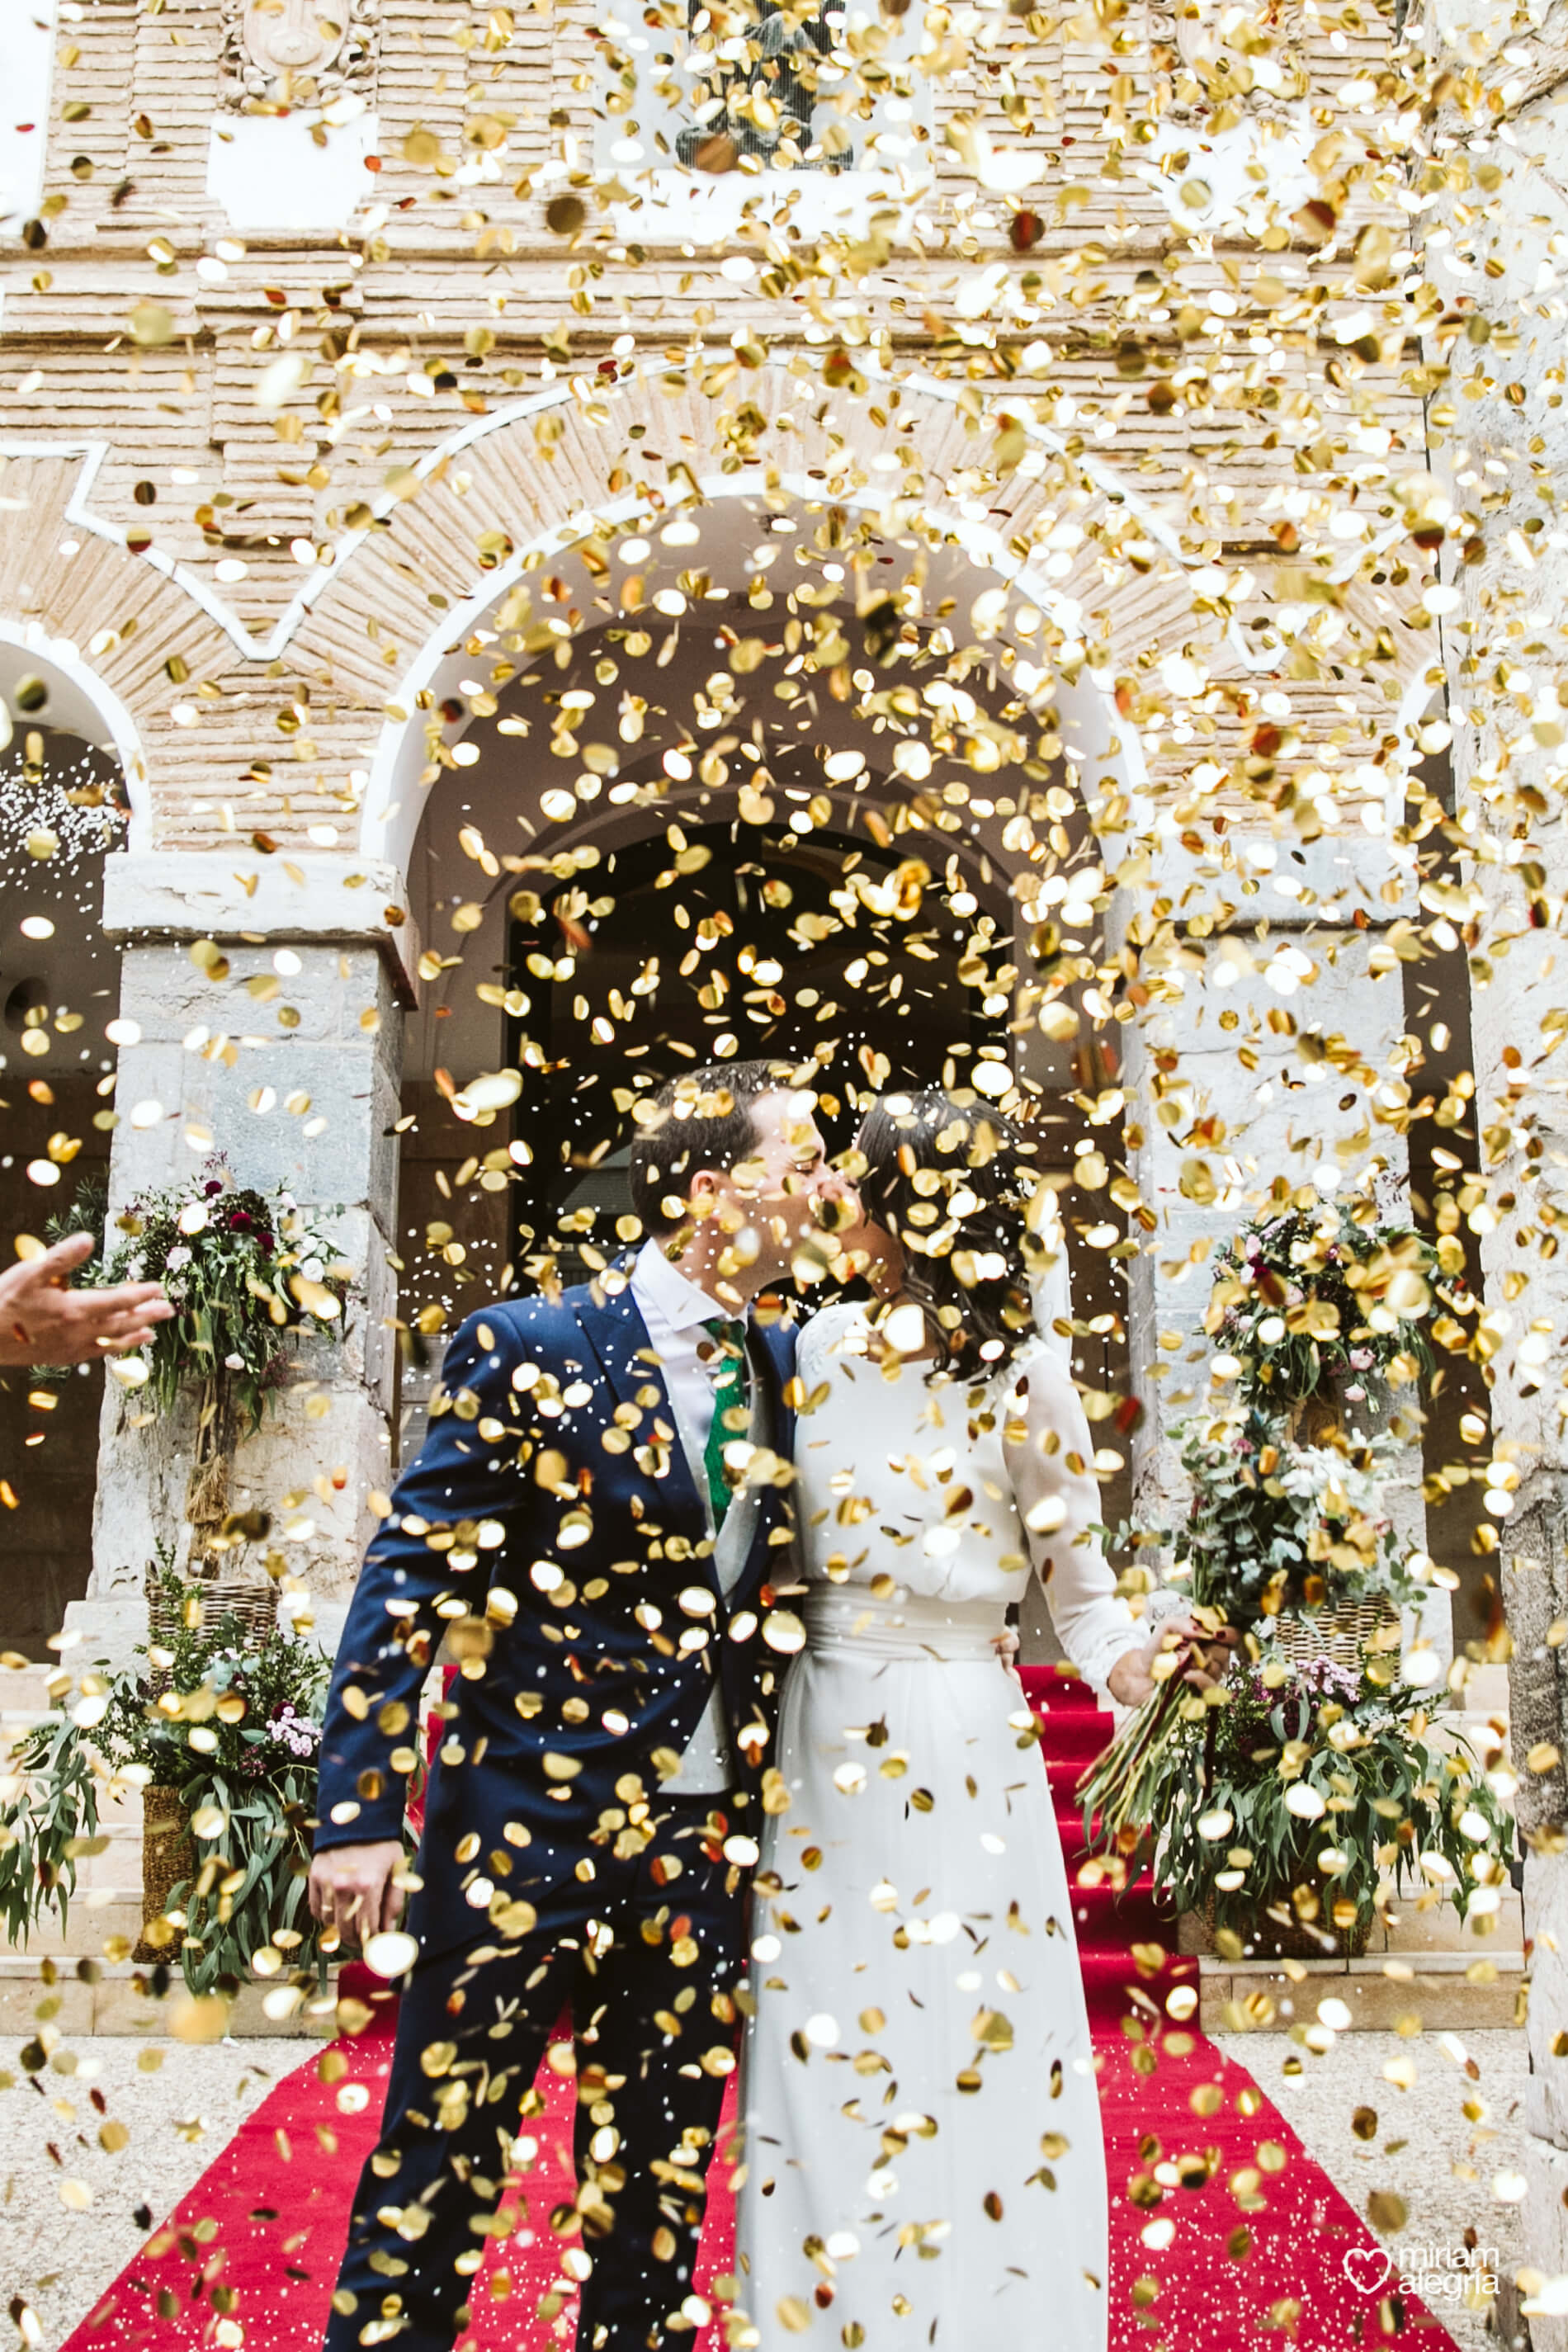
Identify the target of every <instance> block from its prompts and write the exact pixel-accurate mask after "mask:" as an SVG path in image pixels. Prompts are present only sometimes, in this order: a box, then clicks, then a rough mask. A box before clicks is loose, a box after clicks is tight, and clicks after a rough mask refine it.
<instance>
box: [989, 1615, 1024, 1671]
mask: <svg viewBox="0 0 1568 2352" xmlns="http://www.w3.org/2000/svg"><path fill="white" fill-rule="evenodd" d="M991 1646H992V1648H993V1649H994V1651H995V1653H996V1655H997V1656H998V1657H999V1658H1000V1659H1001V1661H1002V1664H1004V1665H1005V1666H1011V1665H1016V1664H1017V1659H1018V1652H1019V1650H1020V1648H1021V1647H1022V1643H1020V1642H1019V1639H1018V1628H1017V1627H1016V1625H1004V1626H1003V1628H1002V1631H1001V1632H1000V1633H998V1634H996V1635H995V1636H994V1639H993V1641H992V1643H991Z"/></svg>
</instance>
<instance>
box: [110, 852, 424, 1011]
mask: <svg viewBox="0 0 1568 2352" xmlns="http://www.w3.org/2000/svg"><path fill="white" fill-rule="evenodd" d="M296 877H302V878H300V879H296ZM247 885H248V886H253V887H247ZM103 929H104V934H105V936H106V937H107V938H109V939H110V940H116V941H118V942H119V943H121V944H122V945H124V944H129V943H132V942H134V943H136V944H139V945H142V944H145V943H146V942H147V941H148V940H157V939H167V940H181V941H184V940H196V939H220V940H232V939H243V938H246V937H248V936H252V935H257V936H259V937H260V938H261V939H263V940H267V941H268V942H270V941H274V940H308V941H309V942H310V943H311V944H312V945H314V946H320V945H321V942H322V941H323V940H359V941H361V942H363V944H364V945H365V946H368V947H374V948H376V949H378V950H380V952H381V956H382V960H383V961H384V964H385V966H386V969H387V974H388V977H389V979H390V980H391V982H392V985H393V987H394V989H395V992H396V994H397V998H398V1002H399V1003H401V1004H403V1005H404V1006H405V1007H407V1006H412V1005H414V1004H416V1003H418V990H417V982H416V972H417V967H418V962H419V931H418V927H417V925H416V922H415V920H414V918H413V916H412V915H411V914H410V912H409V907H408V890H407V886H406V884H405V881H404V878H403V877H402V875H401V874H400V873H399V872H398V871H397V868H396V867H395V866H386V865H382V864H379V863H376V862H375V861H374V860H367V859H363V858H353V857H342V856H330V855H327V854H324V853H323V852H321V851H320V850H317V851H314V852H311V851H307V852H305V853H304V854H303V855H300V854H296V853H295V852H293V851H288V852H284V851H278V852H267V851H263V850H259V849H257V848H255V847H254V846H253V845H251V844H250V842H249V841H248V840H247V838H245V837H244V836H242V835H238V834H237V835H235V838H234V844H233V846H232V848H224V849H213V850H188V849H165V850H157V851H153V852H151V853H146V852H140V851H135V850H128V849H122V850H117V851H116V852H115V853H114V854H113V855H112V856H109V857H106V858H105V859H104V861H103Z"/></svg>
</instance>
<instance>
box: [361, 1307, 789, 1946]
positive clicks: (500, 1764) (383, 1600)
mask: <svg viewBox="0 0 1568 2352" xmlns="http://www.w3.org/2000/svg"><path fill="white" fill-rule="evenodd" d="M752 1332H753V1336H754V1338H755V1339H759V1340H760V1341H761V1345H760V1347H758V1346H754V1347H753V1348H752V1360H753V1363H754V1364H755V1365H756V1366H757V1370H758V1373H759V1376H761V1377H763V1378H765V1379H767V1380H769V1381H772V1382H773V1384H774V1394H773V1398H772V1400H771V1402H772V1404H773V1426H774V1428H775V1430H776V1432H777V1447H776V1451H775V1453H773V1454H772V1455H769V1454H763V1455H762V1456H761V1457H760V1458H759V1459H758V1460H757V1461H756V1462H754V1463H753V1471H754V1473H756V1474H757V1475H758V1477H759V1479H760V1482H761V1503H760V1507H759V1508H758V1510H757V1513H756V1523H755V1528H754V1531H753V1536H752V1545H751V1549H750V1552H749V1555H748V1557H747V1559H746V1561H745V1564H744V1566H743V1568H742V1571H741V1573H740V1575H739V1576H738V1578H737V1579H736V1580H735V1582H734V1584H733V1585H732V1586H731V1590H730V1591H729V1593H728V1594H725V1593H724V1592H723V1591H721V1586H720V1582H719V1579H718V1577H717V1575H716V1573H715V1571H714V1566H713V1558H712V1550H713V1547H712V1543H711V1540H710V1538H709V1536H708V1532H707V1519H706V1515H705V1513H704V1510H703V1506H702V1501H701V1498H700V1496H699V1494H698V1492H697V1488H696V1486H695V1485H694V1483H693V1480H692V1476H691V1472H690V1470H689V1466H688V1465H687V1461H686V1457H685V1454H684V1452H683V1449H682V1447H681V1444H680V1442H679V1436H678V1434H677V1431H676V1425H675V1420H674V1416H673V1413H672V1412H671V1410H670V1404H669V1398H668V1391H667V1390H666V1387H665V1383H664V1380H663V1376H662V1374H661V1372H660V1370H659V1368H658V1365H657V1364H656V1363H654V1362H652V1361H650V1360H649V1357H650V1355H651V1349H650V1344H649V1340H648V1337H647V1327H646V1325H645V1324H644V1322H643V1319H642V1317H641V1315H640V1313H639V1312H638V1310H637V1306H636V1303H635V1301H634V1300H633V1297H632V1295H631V1292H630V1290H629V1288H625V1289H622V1290H620V1291H619V1292H618V1293H616V1295H614V1296H610V1295H607V1294H606V1293H605V1290H604V1289H603V1287H602V1286H600V1285H598V1284H596V1283H593V1284H588V1285H586V1286H584V1287H582V1288H580V1289H575V1290H569V1291H566V1292H564V1293H563V1295H562V1297H560V1299H559V1300H558V1301H557V1302H555V1303H553V1304H552V1302H551V1301H549V1300H548V1299H544V1298H531V1299H526V1300H522V1301H509V1302H507V1303H505V1304H502V1305H498V1306H492V1307H484V1308H481V1309H480V1310H479V1313H478V1314H475V1315H472V1316H470V1317H469V1318H468V1320H467V1321H466V1322H465V1323H463V1324H462V1325H461V1326H460V1328H458V1331H457V1332H456V1334H455V1335H454V1337H453V1339H452V1341H451V1344H450V1346H449V1348H448V1349H447V1357H446V1360H445V1363H444V1365H443V1367H442V1374H441V1382H440V1386H439V1387H438V1388H437V1391H436V1392H435V1396H434V1397H433V1399H432V1402H431V1420H430V1432H429V1435H428V1436H427V1438H426V1442H425V1444H424V1446H423V1447H422V1448H421V1450H420V1453H419V1454H418V1456H417V1458H416V1460H415V1461H414V1462H413V1463H412V1464H411V1465H410V1466H409V1467H408V1469H407V1470H406V1471H405V1473H404V1474H403V1475H402V1477H401V1478H400V1479H399V1480H398V1483H397V1486H396V1490H395V1494H394V1496H393V1498H392V1508H391V1511H390V1514H389V1516H388V1517H387V1520H386V1522H385V1525H384V1528H382V1530H381V1532H380V1533H379V1534H378V1535H377V1536H376V1537H375V1538H374V1541H373V1542H372V1544H371V1546H370V1549H369V1551H368V1553H367V1555H366V1559H365V1563H364V1567H363V1570H362V1571H361V1574H360V1578H359V1581H358V1584H357V1585H356V1587H355V1591H354V1597H353V1603H352V1605H351V1607H350V1610H349V1614H348V1620H347V1623H346V1624H345V1626H344V1630H343V1638H342V1644H341V1646H340V1648H339V1652H338V1659H337V1664H336V1666H335V1668H334V1670H333V1674H332V1678H331V1689H330V1692H329V1695H328V1700H327V1712H326V1723H325V1728H324V1731H323V1735H322V1742H321V1788H320V1797H319V1807H318V1810H319V1815H320V1820H319V1825H318V1828H317V1832H316V1841H315V1842H316V1846H317V1848H318V1850H321V1848H324V1847H327V1846H331V1845H344V1844H351V1843H352V1844H359V1843H369V1842H371V1841H374V1840H379V1839H385V1838H395V1837H399V1836H401V1834H402V1832H403V1817H404V1809H405V1801H406V1796H407V1780H408V1775H409V1773H410V1772H411V1771H412V1770H413V1769H414V1768H415V1763H416V1744H417V1738H418V1726H417V1721H416V1717H417V1709H418V1699H419V1693H420V1690H421V1686H422V1685H423V1684H424V1681H425V1677H426V1672H427V1670H428V1667H429V1664H430V1661H431V1658H432V1656H433V1655H434V1653H435V1650H436V1647H437V1644H438V1643H439V1641H440V1639H441V1636H442V1634H443V1633H446V1634H447V1639H448V1642H449V1644H450V1646H451V1649H452V1650H453V1652H454V1653H455V1654H456V1655H457V1656H458V1659H459V1661H460V1666H461V1671H460V1675H458V1678H457V1679H456V1680H455V1682H454V1683H453V1685H452V1689H451V1692H450V1694H449V1696H448V1698H447V1702H446V1706H447V1718H446V1723H445V1737H444V1738H443V1739H442V1741H441V1744H440V1748H439V1753H438V1757H437V1761H436V1763H435V1765H434V1766H433V1768H432V1772H431V1780H430V1787H429V1790H428V1793H427V1796H426V1812H425V1831H424V1838H423V1842H422V1844H421V1848H420V1853H419V1859H418V1863H417V1865H416V1867H417V1870H418V1873H419V1875H420V1877H421V1878H422V1880H423V1882H424V1885H423V1890H422V1892H421V1893H420V1894H419V1895H418V1896H417V1897H416V1902H415V1904H414V1906H413V1908H412V1910H411V1914H410V1927H411V1929H412V1931H413V1932H414V1933H415V1934H416V1935H417V1936H418V1937H419V1939H420V1941H421V1944H422V1945H423V1946H424V1947H425V1948H426V1950H427V1951H429V1950H435V1951H439V1950H444V1949H447V1948H450V1947H451V1946H453V1945H455V1944H457V1943H458V1942H461V1941H463V1940H464V1939H466V1938H467V1937H470V1936H472V1935H474V1934H475V1932H476V1931H478V1930H479V1929H480V1927H481V1922H482V1920H483V1919H484V1918H486V1917H488V1918H489V1919H490V1920H491V1921H492V1923H493V1924H494V1925H495V1926H496V1927H497V1928H498V1929H499V1930H500V1932H502V1933H509V1932H510V1933H521V1932H523V1931H524V1929H525V1928H526V1927H527V1926H528V1925H529V1924H530V1919H529V1916H528V1914H529V1906H528V1892H529V1886H530V1884H531V1882H535V1881H537V1880H538V1879H540V1878H541V1877H542V1876H548V1877H549V1878H550V1879H551V1880H552V1881H557V1880H558V1879H559V1877H560V1875H561V1874H563V1873H565V1872H568V1871H574V1872H575V1873H576V1875H577V1876H578V1878H579V1879H580V1880H581V1881H582V1882H583V1885H584V1911H585V1912H589V1911H592V1909H593V1907H594V1895H593V1880H594V1875H595V1870H594V1864H595V1855H596V1854H597V1853H603V1852H604V1851H605V1849H606V1848H613V1847H614V1846H615V1845H616V1843H617V1841H625V1840H626V1839H627V1838H631V1839H634V1840H635V1839H636V1837H637V1817H636V1816H635V1815H634V1816H633V1817H632V1818H631V1819H630V1820H628V1814H629V1813H631V1811H632V1809H633V1808H635V1807H636V1806H637V1805H638V1804H639V1803H642V1802H648V1801H651V1802H657V1799H658V1785H659V1780H660V1778H661V1777H667V1776H668V1773H670V1772H672V1771H673V1770H674V1769H676V1766H677V1763H678V1760H679V1757H680V1755H681V1753H682V1752H683V1750H684V1749H685V1747H686V1745H687V1742H688V1740H689V1738H690V1737H691V1735H692V1732H693V1731H694V1730H695V1728H696V1727H697V1724H698V1722H699V1720H700V1717H701V1716H702V1713H703V1711H704V1708H705V1707H706V1706H707V1703H708V1696H709V1692H710V1687H711V1684H712V1679H713V1675H714V1672H715V1668H716V1669H717V1672H718V1675H719V1681H720V1686H721V1692H722V1696H723V1700H724V1707H725V1714H726V1717H727V1720H728V1725H729V1732H730V1745H731V1753H732V1755H733V1756H734V1758H735V1759H736V1782H735V1785H734V1787H733V1789H732V1790H731V1796H730V1798H729V1800H728V1801H726V1802H725V1805H724V1810H725V1811H726V1814H727V1816H728V1820H729V1824H730V1828H731V1836H732V1838H733V1840H734V1841H735V1843H734V1844H733V1856H734V1858H735V1859H737V1860H739V1861H740V1862H741V1863H742V1864H745V1863H746V1862H748V1861H750V1860H751V1859H753V1858H754V1852H753V1851H752V1846H751V1844H750V1843H747V1841H754V1840H755V1839H756V1838H757V1836H758V1835H759V1833H760V1822H761V1814H762V1802H761V1788H762V1780H763V1774H764V1772H765V1771H766V1770H767V1769H770V1768H771V1764H772V1756H771V1748H772V1741H773V1727H774V1721H775V1717H776V1708H777V1692H778V1685H779V1683H780V1681H781V1680H782V1675H783V1670H784V1665H785V1664H786V1663H787V1657H786V1655H785V1654H784V1653H786V1652H787V1651H788V1650H789V1649H791V1648H793V1647H795V1646H798V1644H797V1643H796V1641H795V1626H794V1624H793V1623H792V1622H791V1620H790V1618H789V1616H788V1614H787V1612H780V1611H778V1610H775V1609H774V1608H773V1595H772V1590H771V1582H772V1581H779V1582H787V1581H791V1580H793V1568H794V1562H793V1556H792V1551H791V1549H790V1547H791V1546H792V1544H793V1540H794V1514H793V1504H792V1500H791V1496H790V1492H789V1481H790V1475H791V1474H790V1471H789V1467H788V1465H789V1460H790V1455H791V1453H792V1451H793V1446H794V1413H793V1412H792V1410H791V1403H790V1395H789V1390H790V1383H791V1381H792V1378H793V1373H794V1360H795V1333H794V1330H793V1328H791V1327H790V1326H789V1325H787V1324H786V1323H784V1321H782V1320H778V1321H772V1322H769V1323H768V1324H766V1325H765V1326H764V1325H763V1323H761V1322H760V1321H758V1320H757V1319H755V1318H753V1321H752ZM770 1578H771V1580H770ZM621 1850H622V1851H623V1852H627V1851H636V1850H637V1847H636V1845H635V1844H633V1845H631V1846H629V1847H628V1846H626V1844H624V1843H623V1844H622V1847H621Z"/></svg>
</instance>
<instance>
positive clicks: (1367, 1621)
mask: <svg viewBox="0 0 1568 2352" xmlns="http://www.w3.org/2000/svg"><path fill="white" fill-rule="evenodd" d="M1389 1633H1393V1635H1394V1642H1393V1643H1392V1644H1389V1643H1386V1642H1384V1644H1383V1646H1385V1647H1386V1646H1392V1647H1394V1648H1395V1649H1397V1647H1398V1633H1399V1612H1398V1611H1397V1609H1394V1608H1393V1607H1391V1606H1390V1604H1389V1602H1388V1601H1387V1600H1386V1599H1385V1598H1384V1595H1383V1594H1381V1593H1376V1594H1374V1595H1373V1597H1372V1599H1371V1600H1368V1601H1345V1602H1342V1604H1341V1606H1340V1607H1339V1608H1337V1609H1318V1610H1314V1611H1312V1612H1310V1613H1303V1614H1301V1615H1299V1616H1294V1615H1293V1616H1289V1617H1277V1618H1275V1619H1274V1621H1273V1633H1272V1634H1271V1636H1270V1639H1269V1641H1268V1654H1272V1655H1273V1656H1275V1657H1277V1658H1283V1659H1286V1660H1287V1661H1288V1662H1289V1664H1291V1665H1302V1664H1305V1663H1306V1661H1307V1660H1308V1659H1309V1658H1321V1657H1324V1656H1328V1657H1331V1658H1332V1660H1333V1661H1334V1664H1336V1665H1339V1666H1348V1667H1349V1668H1350V1669H1351V1671H1352V1674H1359V1673H1360V1672H1361V1664H1362V1660H1363V1657H1364V1656H1365V1655H1366V1653H1367V1651H1368V1650H1369V1649H1371V1647H1372V1645H1373V1642H1374V1641H1376V1640H1377V1639H1378V1637H1379V1636H1380V1635H1384V1636H1386V1635H1387V1634H1389Z"/></svg>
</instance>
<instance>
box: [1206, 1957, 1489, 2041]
mask: <svg viewBox="0 0 1568 2352" xmlns="http://www.w3.org/2000/svg"><path fill="white" fill-rule="evenodd" d="M1487 1957H1488V1958H1489V1959H1491V1961H1492V1970H1493V1973H1492V1977H1491V1980H1490V1981H1489V1982H1477V1981H1474V1980H1473V1979H1472V1976H1471V1973H1470V1972H1471V1971H1473V1970H1474V1969H1475V1968H1476V1962H1475V1960H1474V1959H1473V1958H1469V1957H1468V1955H1466V1954H1462V1953H1457V1952H1434V1953H1433V1954H1431V1955H1430V1957H1429V1958H1426V1959H1425V1960H1423V1961H1422V1962H1421V1963H1420V1964H1419V1965H1412V1964H1411V1963H1410V1962H1408V1961H1405V1960H1393V1961H1390V1960H1386V1959H1372V1958H1367V1959H1362V1960H1295V1961H1292V1962H1290V1963H1289V1967H1287V1966H1286V1964H1285V1963H1284V1962H1282V1961H1279V1960H1237V1961H1234V1962H1231V1961H1226V1960H1221V1959H1218V1958H1214V1957H1213V1956H1212V1955H1209V1954H1206V1953H1205V1955H1203V1956H1202V1957H1201V1958H1200V1959H1199V1961H1198V2021H1199V2023H1200V2024H1201V2025H1202V2027H1203V2030H1204V2032H1205V2033H1284V2034H1290V2035H1293V2036H1294V2037H1295V2038H1296V2039H1297V2040H1303V2039H1305V2040H1307V2041H1308V2046H1309V2047H1310V2037H1311V2036H1312V2035H1314V2034H1316V2033H1319V2032H1321V2030H1322V2029H1323V2027H1324V2024H1325V2021H1323V2020H1321V2018H1320V2015H1319V2007H1320V2004H1321V2002H1323V2001H1336V2002H1339V2003H1341V2004H1342V2008H1343V2009H1344V2010H1345V2011H1348V2012H1349V2016H1348V2022H1347V2021H1346V2019H1345V2018H1344V2017H1342V2016H1340V2015H1339V2014H1338V2012H1331V2017H1330V2019H1329V2020H1328V2021H1326V2023H1327V2025H1328V2027H1329V2029H1330V2030H1331V2032H1363V2033H1388V2032H1394V2031H1395V2030H1396V2029H1397V2028H1398V2027H1399V2026H1400V2025H1401V2023H1402V2021H1408V2020H1410V2019H1412V2018H1415V2019H1418V2020H1419V2021H1420V2025H1421V2028H1422V2030H1423V2031H1425V2032H1454V2033H1467V2032H1468V2033H1474V2032H1479V2030H1480V2029H1481V2028H1482V2027H1483V2026H1508V2027H1522V2024H1523V2017H1522V2013H1521V2012H1522V2008H1523V1996H1524V1963H1523V1959H1522V1958H1521V1956H1520V1955H1519V1954H1517V1953H1500V1954H1498V1955H1496V1956H1495V1957H1494V1956H1493V1955H1491V1954H1489V1955H1488V1956H1487Z"/></svg>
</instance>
